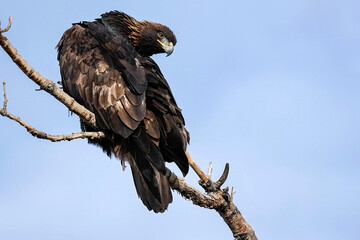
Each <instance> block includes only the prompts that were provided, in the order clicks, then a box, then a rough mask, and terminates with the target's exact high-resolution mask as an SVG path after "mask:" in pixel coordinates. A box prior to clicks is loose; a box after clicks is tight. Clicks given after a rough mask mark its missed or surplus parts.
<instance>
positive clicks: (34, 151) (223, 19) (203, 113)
mask: <svg viewBox="0 0 360 240" xmlns="http://www.w3.org/2000/svg"><path fill="white" fill-rule="evenodd" d="M114 9H118V10H121V11H124V12H126V13H128V14H130V15H132V16H133V17H136V18H137V19H138V20H143V19H147V20H151V21H155V22H160V23H162V24H165V25H168V26H169V27H170V28H171V29H172V30H173V31H174V32H175V34H176V36H177V39H178V44H177V45H176V47H175V51H174V53H173V54H172V56H171V57H168V58H165V55H159V56H155V57H154V59H155V60H156V61H157V62H158V64H159V65H160V67H161V69H162V71H163V73H164V75H165V77H166V78H167V80H168V81H169V83H170V85H171V87H172V90H173V93H174V95H175V97H176V100H177V102H178V104H179V105H180V107H181V108H182V109H183V114H184V116H185V119H186V125H187V128H188V130H189V131H190V133H191V145H190V147H189V151H190V152H191V153H192V155H193V157H194V158H195V160H196V161H197V162H198V163H199V165H200V166H201V167H202V168H203V169H204V170H205V169H206V168H207V166H208V163H209V161H213V163H214V177H219V174H220V172H221V171H222V169H223V166H224V164H225V163H226V162H229V163H230V176H229V178H228V181H227V182H226V184H227V185H230V186H234V187H235V191H236V194H235V197H234V201H235V203H236V204H237V206H238V207H239V209H240V210H241V212H242V213H243V215H244V216H245V218H246V220H247V221H248V222H249V223H250V224H251V226H252V227H253V228H254V230H255V231H256V233H257V236H258V237H259V239H277V240H279V239H284V240H287V239H353V238H355V237H356V236H357V235H358V233H357V229H358V227H359V223H360V222H359V218H360V204H359V202H360V190H359V189H360V188H359V185H360V175H359V170H360V161H359V160H360V146H359V145H360V144H359V143H360V125H359V122H360V104H359V103H360V94H359V89H360V68H359V66H360V45H359V42H360V25H359V22H360V10H359V9H360V3H359V1H350V0H345V1H304V0H303V1H299V0H294V1H280V0H275V1H221V3H220V1H197V2H195V1H172V2H170V1H147V2H145V1H107V0H104V1H101V2H98V1H92V0H89V1H67V0H64V1H58V2H54V1H40V0H39V1H36V0H35V1H16V0H15V1H5V2H4V3H2V4H1V8H0V20H1V21H2V23H3V24H2V26H3V27H5V25H6V22H7V17H8V15H9V14H11V15H12V17H13V25H12V28H11V30H10V32H8V33H6V36H7V37H8V38H9V39H10V40H11V42H12V43H13V45H14V46H15V47H16V48H17V49H18V51H19V52H20V53H21V54H22V55H23V56H24V57H25V58H26V59H27V61H28V62H29V63H30V64H31V65H32V66H33V67H35V68H36V69H37V70H38V71H39V72H40V73H41V74H43V75H44V76H45V77H48V78H49V79H52V80H54V81H59V80H60V74H59V68H58V63H57V60H56V50H55V45H56V44H57V42H58V40H59V39H60V37H61V35H62V33H63V32H64V31H65V30H66V29H67V28H69V27H70V26H71V23H73V22H79V21H82V20H93V19H94V18H97V17H98V16H99V15H100V14H101V13H103V12H106V11H109V10H114ZM0 63H1V64H0V72H1V74H0V81H1V82H2V81H6V82H7V90H8V98H9V103H8V110H9V111H10V112H12V113H13V114H16V115H20V116H21V117H22V118H23V119H24V120H25V121H27V122H28V123H30V124H31V125H33V126H34V127H36V128H39V129H41V130H43V131H46V132H48V133H51V134H64V133H71V132H77V131H79V122H78V118H77V117H76V116H69V114H68V111H67V109H66V108H65V107H63V106H62V105H61V104H60V103H58V102H57V101H56V100H55V99H53V98H52V97H50V96H48V95H47V94H46V93H44V92H39V91H34V90H35V89H36V88H37V86H36V85H35V84H34V83H33V82H31V81H30V80H28V79H27V78H26V76H25V75H24V74H23V73H22V72H21V71H20V70H19V69H18V68H17V67H16V66H15V64H14V63H13V62H12V61H11V60H10V58H9V57H8V56H7V55H6V54H5V53H4V52H3V51H0ZM1 94H2V91H1ZM0 133H1V134H0V149H1V154H0V159H1V161H0V239H7V240H17V239H36V240H39V239H94V240H95V239H144V238H150V239H175V240H177V239H179V240H180V239H208V240H212V239H225V238H226V239H231V233H230V231H229V230H228V229H227V226H226V225H225V223H223V222H222V219H221V218H220V217H219V216H218V215H217V214H216V213H215V212H214V211H210V210H206V209H201V208H199V207H197V206H193V205H192V203H191V202H189V201H185V200H183V199H182V198H181V197H180V196H179V195H178V194H177V193H174V203H173V204H171V205H170V207H169V210H168V211H167V212H166V213H164V214H154V213H152V212H148V211H147V209H146V208H145V207H144V206H143V205H142V203H141V201H140V200H139V199H138V198H137V196H136V192H135V188H134V186H133V183H132V178H131V173H130V171H129V169H126V170H125V171H124V172H123V171H122V170H121V166H120V163H119V161H117V160H115V159H109V158H108V157H107V156H106V155H104V154H103V153H102V151H101V150H100V149H98V148H96V147H94V146H90V145H88V144H87V143H86V140H78V141H73V142H62V143H51V142H48V141H45V140H39V139H35V138H33V137H32V136H31V135H29V134H28V133H27V132H26V131H25V130H24V129H23V128H21V127H19V126H18V124H17V123H14V122H11V121H10V120H8V119H5V118H0ZM170 167H171V168H172V169H174V170H176V167H174V166H172V165H170ZM176 171H177V170H176ZM177 172H178V171H177ZM186 181H187V182H189V183H191V184H193V185H196V182H197V178H196V176H195V175H194V174H193V173H190V174H189V175H188V176H187V177H186Z"/></svg>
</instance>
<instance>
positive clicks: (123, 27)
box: [57, 11, 189, 212]
mask: <svg viewBox="0 0 360 240" xmlns="http://www.w3.org/2000/svg"><path fill="white" fill-rule="evenodd" d="M175 44H176V38H175V35H174V34H173V33H172V31H171V30H170V29H169V28H168V27H166V26H164V25H161V24H158V23H153V22H149V21H143V22H140V21H137V20H136V19H134V18H132V17H130V16H129V15H127V14H125V13H121V12H118V11H112V12H109V13H105V14H103V15H101V18H99V19H96V20H95V21H93V22H80V23H76V24H73V26H72V27H71V28H70V29H68V30H67V31H66V32H65V33H64V34H63V36H62V38H61V40H60V42H59V43H58V45H57V47H58V60H59V63H60V72H61V77H62V85H63V88H64V91H65V92H66V93H68V94H69V95H71V96H72V97H74V98H75V100H76V101H78V102H79V103H80V104H82V105H84V106H85V107H86V108H87V109H89V110H90V111H92V112H93V113H94V114H95V116H96V121H97V126H98V127H97V128H96V129H94V128H93V127H91V126H89V125H88V124H86V123H84V122H81V128H82V130H83V131H94V130H102V131H104V132H105V133H106V138H104V139H94V140H89V142H90V143H92V144H95V145H98V146H100V147H102V149H103V150H104V152H106V153H107V154H108V155H109V156H111V155H114V156H115V157H117V158H119V159H121V161H122V164H123V166H124V161H128V162H129V163H130V166H131V171H132V174H133V179H134V183H135V187H136V190H137V193H138V195H139V197H140V198H141V200H142V202H143V203H144V204H145V206H147V208H148V209H149V210H154V212H163V211H165V210H166V208H167V207H168V205H169V203H171V202H172V195H171V191H170V188H169V184H168V181H167V178H166V177H165V176H164V174H165V162H175V163H176V164H177V166H178V167H179V168H180V170H181V171H182V173H183V174H184V175H185V174H187V172H188V169H189V164H188V160H187V158H186V155H185V151H186V145H187V143H188V141H189V134H188V132H187V131H186V129H185V127H184V125H185V122H184V118H183V116H182V114H181V109H180V108H179V107H178V106H177V105H176V102H175V99H174V97H173V95H172V93H171V90H170V87H169V85H168V83H167V81H166V80H165V78H164V76H163V75H162V73H161V71H160V69H159V67H158V66H157V64H156V63H155V62H154V61H153V60H152V59H151V58H150V56H151V55H153V54H156V53H162V52H166V53H167V54H168V55H169V54H171V53H172V51H173V47H174V45H175Z"/></svg>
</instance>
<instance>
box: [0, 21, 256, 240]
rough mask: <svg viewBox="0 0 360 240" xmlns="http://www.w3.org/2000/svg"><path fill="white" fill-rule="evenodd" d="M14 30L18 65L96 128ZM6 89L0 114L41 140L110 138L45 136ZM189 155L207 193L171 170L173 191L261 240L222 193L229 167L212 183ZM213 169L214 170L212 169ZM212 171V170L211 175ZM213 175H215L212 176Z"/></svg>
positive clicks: (238, 235) (4, 43)
mask: <svg viewBox="0 0 360 240" xmlns="http://www.w3.org/2000/svg"><path fill="white" fill-rule="evenodd" d="M10 27H11V17H9V24H8V26H7V27H6V29H4V30H1V28H0V45H1V47H2V48H3V49H4V50H5V52H6V53H7V54H8V55H9V56H10V58H11V59H12V60H13V61H14V62H15V63H16V65H17V66H18V67H19V68H20V69H21V70H22V71H23V72H24V73H25V74H26V75H27V76H28V77H29V78H30V79H31V80H33V81H34V82H35V83H36V84H38V85H39V86H40V89H42V90H45V91H47V92H48V93H50V94H51V95H52V96H54V97H55V98H56V99H58V100H59V101H60V102H61V103H63V104H64V105H65V106H66V107H67V108H68V109H69V110H70V111H72V112H74V113H75V114H77V115H78V116H79V117H80V118H81V119H83V120H84V121H85V122H86V123H88V124H90V125H91V126H93V127H96V119H95V115H94V114H93V113H92V112H90V111H89V110H87V109H86V108H85V107H84V106H82V105H80V104H79V103H77V102H76V101H75V100H74V99H73V98H72V97H70V96H69V95H68V94H66V93H65V92H63V91H62V90H61V89H60V88H59V87H57V86H56V84H55V83H54V82H53V81H51V80H49V79H47V78H45V77H43V76H42V75H41V74H40V73H38V72H37V71H35V69H34V68H32V67H31V66H30V65H29V64H28V63H27V62H26V60H25V59H24V58H23V57H22V56H21V55H20V54H19V53H18V52H17V50H16V49H15V48H14V47H13V46H12V44H11V43H10V41H9V40H8V39H7V38H6V37H5V36H4V35H3V33H4V32H6V31H8V30H9V29H10ZM3 86H4V102H3V108H0V114H1V115H2V116H5V117H8V118H10V119H12V120H14V121H17V122H18V123H19V124H21V125H22V126H23V127H25V128H26V129H27V131H28V132H29V133H31V134H32V135H33V136H35V137H37V138H42V139H48V140H51V141H62V140H73V139H77V138H103V137H106V136H105V134H104V133H103V132H82V133H74V134H70V135H50V134H47V133H44V132H42V131H40V130H37V129H35V128H33V127H32V126H30V125H29V124H27V123H26V122H24V121H23V120H21V119H20V117H16V116H14V115H12V114H10V113H9V112H8V111H7V102H8V99H7V96H6V87H5V83H3ZM186 155H187V156H188V159H189V163H190V165H191V167H192V168H193V169H194V171H195V172H196V173H197V175H198V176H199V177H200V181H199V183H200V185H201V186H202V187H203V188H204V189H205V190H206V192H207V193H206V194H203V193H201V192H200V191H199V190H197V189H195V188H194V187H192V186H190V185H188V184H186V183H185V182H184V181H183V180H181V179H180V178H178V177H177V176H176V175H175V174H174V173H172V172H171V171H170V170H168V169H167V178H168V179H169V183H170V186H171V188H172V189H174V190H176V191H178V192H179V193H180V194H181V195H182V196H183V197H184V198H186V199H189V200H191V201H192V202H193V204H195V205H198V206H200V207H204V208H208V209H215V210H216V211H217V212H218V213H219V215H220V216H221V217H222V218H223V219H224V221H225V223H226V224H227V225H228V226H229V228H230V230H231V231H232V233H233V236H234V238H235V239H246V240H257V237H256V235H255V233H254V230H253V229H252V228H251V226H250V225H249V224H248V223H247V222H246V221H245V219H244V218H243V216H242V215H241V213H240V211H239V210H238V209H237V207H236V206H235V204H234V203H233V191H232V192H231V196H230V195H229V193H228V190H229V188H228V187H227V188H225V189H223V190H220V187H221V186H222V185H223V183H224V182H225V181H226V178H227V176H228V173H229V164H228V163H227V164H226V165H225V169H224V172H223V174H222V176H221V177H220V179H219V180H218V181H217V182H212V181H211V180H210V176H207V175H206V174H205V173H204V172H203V171H202V170H201V169H200V167H199V166H198V165H197V164H196V163H195V161H194V160H193V159H192V158H191V156H190V154H189V153H188V152H186ZM211 169H212V167H211ZM210 172H211V171H209V173H210ZM209 175H211V174H209Z"/></svg>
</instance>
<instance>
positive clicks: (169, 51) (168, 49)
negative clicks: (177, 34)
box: [157, 37, 174, 57]
mask: <svg viewBox="0 0 360 240" xmlns="http://www.w3.org/2000/svg"><path fill="white" fill-rule="evenodd" d="M157 41H158V42H159V43H160V45H161V47H162V48H163V49H164V51H165V52H166V53H167V55H166V56H167V57H168V56H170V55H171V54H172V52H173V51H174V44H173V43H172V42H169V40H167V38H166V37H163V38H162V39H161V40H159V39H158V40H157Z"/></svg>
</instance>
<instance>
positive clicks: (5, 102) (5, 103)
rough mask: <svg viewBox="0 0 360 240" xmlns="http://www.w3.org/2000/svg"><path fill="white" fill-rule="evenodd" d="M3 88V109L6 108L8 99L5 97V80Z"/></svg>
mask: <svg viewBox="0 0 360 240" xmlns="http://www.w3.org/2000/svg"><path fill="white" fill-rule="evenodd" d="M3 89H4V104H3V109H5V110H6V108H7V102H8V99H7V96H6V82H3Z"/></svg>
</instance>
